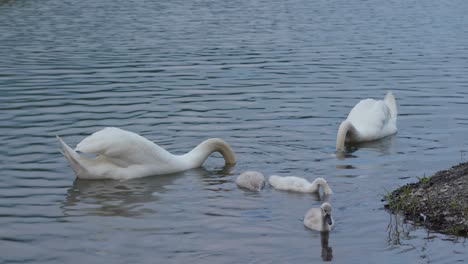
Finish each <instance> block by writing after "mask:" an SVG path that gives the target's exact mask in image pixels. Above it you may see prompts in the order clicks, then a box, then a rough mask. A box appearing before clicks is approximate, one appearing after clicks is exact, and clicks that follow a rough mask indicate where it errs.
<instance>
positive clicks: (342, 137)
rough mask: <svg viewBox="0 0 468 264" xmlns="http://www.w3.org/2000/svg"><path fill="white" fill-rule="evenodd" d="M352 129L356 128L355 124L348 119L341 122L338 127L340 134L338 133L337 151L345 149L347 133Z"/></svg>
mask: <svg viewBox="0 0 468 264" xmlns="http://www.w3.org/2000/svg"><path fill="white" fill-rule="evenodd" d="M352 130H354V127H353V124H351V122H349V121H348V120H345V121H343V122H342V123H341V125H340V128H338V134H337V135H336V151H344V150H345V141H346V135H347V134H348V132H350V131H352Z"/></svg>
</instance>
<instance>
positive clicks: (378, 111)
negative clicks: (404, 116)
mask: <svg viewBox="0 0 468 264" xmlns="http://www.w3.org/2000/svg"><path fill="white" fill-rule="evenodd" d="M397 114H398V110H397V105H396V102H395V97H394V96H393V93H392V92H391V91H390V92H388V93H387V94H386V95H385V98H384V100H374V99H365V100H362V101H360V102H359V103H358V104H357V105H356V106H354V107H353V109H352V110H351V112H349V115H348V117H347V118H346V120H345V121H343V122H342V123H341V124H340V127H339V128H338V134H337V136H336V151H344V148H345V147H344V144H345V142H364V141H372V140H377V139H380V138H383V137H386V136H389V135H391V134H395V133H396V132H397Z"/></svg>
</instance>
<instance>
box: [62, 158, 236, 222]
mask: <svg viewBox="0 0 468 264" xmlns="http://www.w3.org/2000/svg"><path fill="white" fill-rule="evenodd" d="M231 168H232V166H229V167H228V166H226V167H224V168H223V169H221V170H216V171H208V170H206V169H204V168H197V169H193V170H188V171H184V172H180V173H176V174H170V175H158V176H152V177H144V178H138V179H133V180H128V181H117V180H82V179H75V181H74V182H73V185H72V186H71V187H70V188H69V189H68V191H67V196H66V199H65V201H64V202H63V205H62V210H63V213H64V215H66V216H83V215H95V216H124V217H137V216H141V215H144V214H148V213H149V214H151V213H155V212H156V211H157V210H156V209H155V208H154V207H153V208H152V207H150V205H149V204H150V203H152V202H154V201H157V200H158V199H159V197H160V196H161V195H162V194H164V193H165V192H167V191H168V190H170V187H169V186H170V185H172V184H173V183H174V181H176V180H177V179H181V178H183V177H188V176H190V175H193V174H195V175H197V176H198V178H200V179H202V181H203V182H206V183H207V184H208V185H209V184H210V182H211V181H217V182H218V183H216V184H219V182H220V181H227V177H223V175H224V176H225V175H228V174H229V172H230V170H231ZM213 184H214V183H213ZM168 187H169V188H168Z"/></svg>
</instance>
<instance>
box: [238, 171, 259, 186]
mask: <svg viewBox="0 0 468 264" xmlns="http://www.w3.org/2000/svg"><path fill="white" fill-rule="evenodd" d="M236 184H237V186H239V187H242V188H245V189H248V190H251V191H260V190H261V189H263V187H264V186H265V176H263V174H262V173H260V172H257V171H246V172H243V173H241V174H240V175H239V176H238V177H237V180H236Z"/></svg>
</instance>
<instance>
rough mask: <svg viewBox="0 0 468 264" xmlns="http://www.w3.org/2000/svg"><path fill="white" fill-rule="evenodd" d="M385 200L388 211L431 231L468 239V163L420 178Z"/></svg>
mask: <svg viewBox="0 0 468 264" xmlns="http://www.w3.org/2000/svg"><path fill="white" fill-rule="evenodd" d="M385 199H386V200H387V203H388V204H386V205H385V207H386V208H387V209H389V210H391V211H392V212H394V213H403V214H404V215H405V216H406V217H407V219H410V220H412V221H415V222H418V223H421V224H422V225H424V226H425V227H427V228H429V229H431V230H434V231H437V232H441V233H445V234H453V235H458V236H468V235H467V233H468V162H466V163H460V164H458V165H456V166H454V167H452V168H450V169H448V170H444V171H439V172H437V173H436V174H434V175H433V176H431V177H423V178H419V181H418V182H417V183H410V184H407V185H405V186H403V187H400V188H398V189H397V190H395V191H393V192H392V193H390V194H389V195H387V196H386V197H385Z"/></svg>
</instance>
